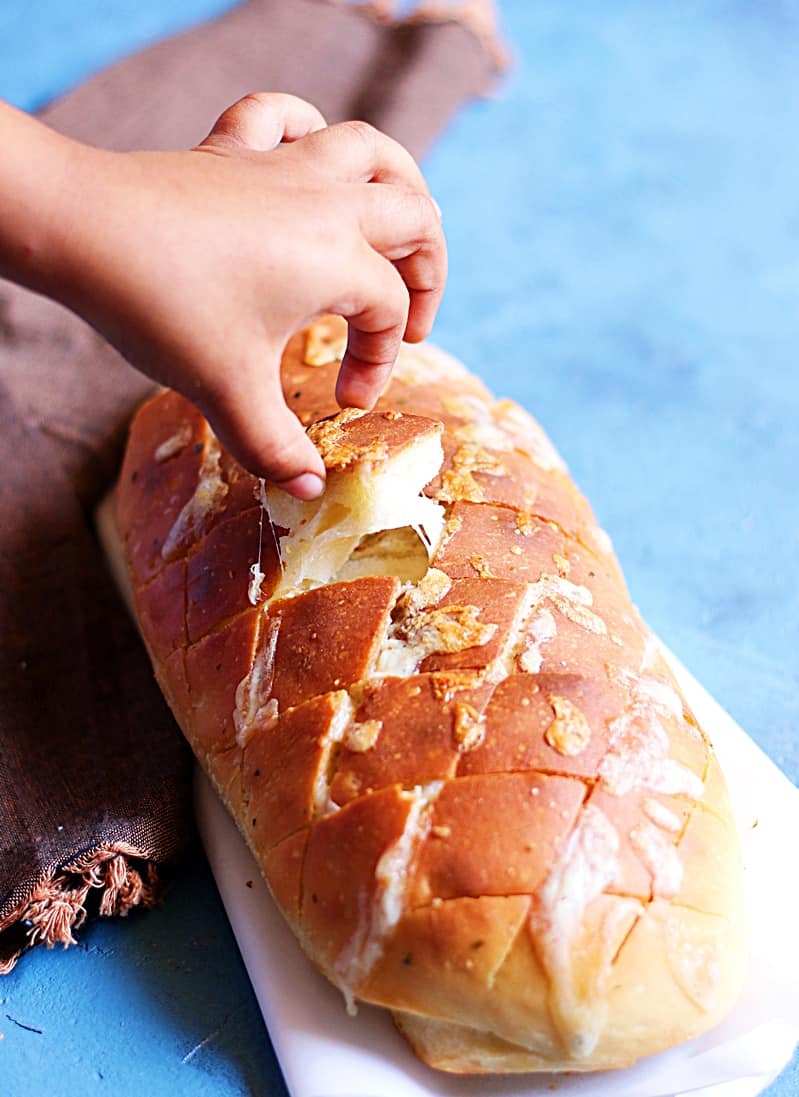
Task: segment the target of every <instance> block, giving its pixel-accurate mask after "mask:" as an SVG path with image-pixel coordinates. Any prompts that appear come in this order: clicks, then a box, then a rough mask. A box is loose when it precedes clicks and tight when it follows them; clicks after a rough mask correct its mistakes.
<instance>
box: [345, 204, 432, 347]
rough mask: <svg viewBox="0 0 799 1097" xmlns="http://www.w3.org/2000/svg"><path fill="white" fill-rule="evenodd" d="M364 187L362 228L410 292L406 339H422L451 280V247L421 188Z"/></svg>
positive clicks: (360, 218) (360, 217)
mask: <svg viewBox="0 0 799 1097" xmlns="http://www.w3.org/2000/svg"><path fill="white" fill-rule="evenodd" d="M361 190H362V194H361V205H360V208H359V220H360V227H361V231H362V232H363V234H364V237H365V238H366V240H367V241H368V243H369V244H370V245H371V246H372V247H373V248H374V249H375V251H377V252H379V253H380V254H381V255H382V256H384V257H385V258H386V259H389V260H391V262H392V263H393V264H394V266H395V267H396V269H397V270H398V272H399V274H400V275H401V277H402V280H403V281H404V283H405V285H406V287H407V290H408V293H409V295H410V307H409V311H408V323H407V327H406V329H405V332H404V335H403V337H404V338H405V339H406V340H407V341H408V342H410V343H417V342H419V341H420V340H422V339H425V338H426V337H427V336H428V335H429V334H430V330H431V328H432V326H433V321H434V320H435V316H436V312H437V311H438V306H439V304H440V302H441V298H442V296H443V294H444V287H445V285H446V281H447V245H446V242H445V240H444V233H443V231H442V228H441V218H440V216H439V213H438V209H437V207H436V206H435V204H434V203H433V201H432V199H431V198H430V197H429V196H427V195H425V194H420V193H419V192H418V191H409V190H404V189H403V188H401V187H397V186H384V185H381V184H374V183H373V184H370V185H369V186H366V187H363V188H361Z"/></svg>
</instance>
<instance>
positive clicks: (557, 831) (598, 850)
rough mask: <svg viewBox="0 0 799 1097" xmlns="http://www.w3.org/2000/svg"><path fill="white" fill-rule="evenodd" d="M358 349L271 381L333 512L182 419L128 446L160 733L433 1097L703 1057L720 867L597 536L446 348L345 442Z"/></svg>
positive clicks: (715, 827) (304, 361)
mask: <svg viewBox="0 0 799 1097" xmlns="http://www.w3.org/2000/svg"><path fill="white" fill-rule="evenodd" d="M345 334H346V328H345V325H344V324H343V322H341V321H339V320H336V319H333V318H326V319H324V320H321V321H319V322H317V323H316V324H315V325H314V326H313V327H311V328H310V329H309V330H308V331H306V332H302V333H300V334H299V335H297V336H295V337H294V338H293V339H292V341H291V342H290V344H289V346H288V347H287V349H286V352H285V355H284V361H283V384H284V391H285V395H286V400H287V402H288V403H289V406H290V407H291V408H292V409H293V410H294V411H295V412H296V414H297V415H298V416H299V418H300V419H301V420H302V422H303V424H304V425H305V426H306V427H307V429H308V433H309V435H310V437H311V438H312V439H313V441H314V442H315V443H316V445H317V446H318V448H319V450H320V452H321V454H322V456H323V458H324V461H325V464H326V467H327V470H328V486H327V490H326V492H325V495H324V496H323V497H322V499H321V500H316V501H313V502H305V503H303V502H298V501H297V500H294V499H291V498H289V497H288V496H286V495H285V494H283V493H282V492H280V491H279V490H277V489H275V488H273V487H269V486H265V485H263V484H262V483H259V482H258V481H256V480H255V479H254V478H253V477H251V476H250V475H249V474H248V473H246V472H244V470H243V469H241V468H240V467H239V466H238V465H237V464H236V463H235V462H234V461H233V460H232V459H231V458H230V457H229V456H228V455H227V454H226V453H225V452H224V451H223V450H222V449H221V448H220V445H219V443H218V442H217V440H216V438H215V437H214V435H213V434H212V433H211V431H210V428H209V427H208V425H207V423H206V422H205V420H204V419H203V418H202V417H201V416H200V414H199V413H198V412H197V411H196V410H195V409H194V408H193V407H192V406H191V405H190V404H188V403H187V402H186V401H185V400H184V399H182V398H181V397H180V396H178V395H176V394H175V393H173V392H162V393H160V394H158V395H156V396H155V397H154V398H152V399H151V400H150V401H149V402H148V403H146V404H145V405H144V406H143V407H142V408H141V409H140V410H139V412H138V414H137V415H136V417H135V419H134V422H133V425H132V428H131V432H130V439H129V442H128V447H127V452H126V456H125V460H124V464H123V468H122V471H121V474H120V479H119V483H118V486H117V491H116V529H117V533H118V542H119V551H120V553H121V555H122V556H123V557H124V562H125V566H126V569H127V574H128V577H129V580H130V585H131V587H132V591H133V598H134V601H135V610H136V615H137V618H138V622H139V626H140V629H141V632H142V635H143V637H144V640H145V642H146V644H147V647H148V649H149V652H150V655H151V657H152V661H153V665H154V668H155V673H156V676H157V678H158V681H159V683H160V685H161V688H162V689H163V691H164V694H165V695H166V697H167V699H168V701H169V703H170V705H171V707H172V710H173V712H174V714H175V717H176V719H177V721H178V723H179V724H180V726H181V728H182V729H183V731H184V733H185V735H186V737H187V738H188V740H189V742H190V743H191V745H192V747H193V749H194V751H195V753H196V755H197V757H198V759H199V760H200V762H201V763H202V765H203V767H204V768H205V770H206V772H207V773H208V774H209V776H210V778H211V780H212V781H213V783H214V785H215V787H216V789H217V791H218V793H219V795H220V796H221V797H222V799H223V800H224V801H225V803H226V805H227V807H228V808H229V810H230V812H231V814H232V815H233V817H234V818H235V820H236V822H237V824H238V826H239V829H240V830H241V833H242V835H243V836H244V838H245V839H246V841H247V842H248V844H249V846H250V848H251V849H252V851H253V853H254V855H255V857H256V859H257V860H258V863H259V865H260V867H261V869H262V871H263V874H264V877H265V878H266V880H267V882H268V884H269V887H270V889H271V891H272V894H273V896H274V898H275V901H276V902H277V903H278V905H279V907H280V909H281V910H282V912H283V914H284V916H285V918H286V920H287V921H288V923H289V924H290V925H291V927H292V928H293V930H294V932H295V933H296V935H297V937H298V938H299V941H300V943H301V945H302V947H303V948H304V950H305V951H306V953H307V954H308V955H309V956H310V957H311V958H312V959H313V961H314V962H315V963H316V964H317V965H318V967H319V968H320V969H321V971H322V972H323V973H324V974H325V975H326V976H327V978H328V979H330V980H331V981H332V982H333V983H334V984H335V985H336V986H338V987H339V988H340V989H341V990H342V992H343V994H344V996H345V998H346V1000H347V1002H348V1004H349V1006H350V1008H351V1009H354V1003H355V1002H356V1001H357V1000H362V1001H365V1002H372V1003H376V1004H378V1005H381V1006H384V1007H386V1008H387V1009H389V1010H391V1011H392V1013H393V1015H394V1019H395V1022H396V1024H397V1026H398V1028H399V1029H400V1031H401V1032H402V1033H403V1034H404V1035H405V1037H406V1038H407V1039H408V1041H409V1042H410V1044H411V1046H412V1047H413V1049H414V1050H415V1051H416V1053H417V1054H418V1055H419V1056H420V1057H421V1058H422V1059H423V1060H424V1061H425V1062H427V1063H429V1064H430V1065H431V1066H433V1067H437V1068H440V1069H443V1070H448V1071H454V1072H475V1073H480V1072H514V1071H519V1072H521V1071H550V1070H572V1071H574V1070H577V1071H588V1070H598V1069H609V1068H616V1067H621V1066H625V1065H627V1064H630V1063H632V1062H634V1061H635V1060H636V1059H638V1058H640V1057H642V1056H646V1055H650V1054H652V1053H654V1052H657V1051H660V1050H662V1049H665V1048H668V1047H671V1046H673V1045H675V1044H677V1043H679V1042H681V1041H684V1040H686V1039H689V1038H691V1037H693V1036H696V1035H698V1034H699V1033H701V1032H703V1031H705V1030H706V1029H708V1028H710V1027H711V1026H713V1025H715V1024H716V1023H717V1022H718V1021H719V1020H720V1019H721V1018H722V1017H723V1016H724V1014H725V1013H726V1012H727V1011H728V1010H729V1009H730V1008H731V1006H732V1005H733V1003H734V1001H735V999H736V996H737V994H738V992H739V988H740V985H741V982H742V978H743V969H744V964H745V953H746V944H745V930H744V924H743V916H742V900H741V879H740V878H741V866H740V853H739V846H738V840H737V836H736V833H735V827H734V823H733V819H732V814H731V809H730V804H729V800H728V795H727V791H726V787H725V783H724V778H723V776H722V774H721V772H720V769H719V766H718V763H717V761H716V758H715V756H714V754H713V751H712V749H711V747H710V744H709V743H708V741H707V739H706V737H705V735H704V734H703V732H702V730H701V729H700V728H699V727H698V726H697V723H696V721H695V719H694V717H693V715H692V714H691V712H690V711H689V709H688V707H687V705H686V702H685V701H684V699H683V697H682V696H681V694H680V691H679V689H678V687H677V686H676V684H675V682H674V680H673V678H672V675H671V673H670V671H669V669H668V667H667V666H666V664H665V662H664V661H663V659H662V657H661V655H660V653H659V650H658V645H657V643H656V642H655V641H654V639H653V638H652V636H651V635H650V633H649V632H648V630H647V629H646V627H645V626H644V625H643V623H642V621H641V619H640V617H639V616H638V614H637V612H636V610H635V609H634V607H633V605H632V604H631V602H630V598H629V595H628V593H627V591H626V589H625V586H624V581H623V578H622V575H621V572H620V570H619V566H618V563H617V561H616V559H615V557H614V555H613V551H612V548H611V545H610V542H609V540H608V538H607V536H606V535H605V534H604V533H603V532H602V531H601V530H600V529H599V528H598V527H597V524H596V521H595V519H594V516H593V514H592V512H591V509H590V507H589V506H588V504H587V502H586V501H585V499H584V498H583V497H582V495H580V493H579V492H578V490H577V489H576V488H575V486H574V484H573V483H572V481H571V480H570V478H569V476H568V474H567V471H566V469H565V467H564V465H563V463H562V462H561V460H560V459H559V457H558V456H557V454H556V453H555V452H554V450H553V449H552V447H551V445H550V444H549V442H548V441H547V439H546V437H545V436H544V434H543V433H542V431H541V429H540V428H539V427H538V425H537V424H536V423H535V422H534V421H533V420H532V419H531V418H530V416H529V415H528V414H527V413H526V412H525V411H523V410H522V409H521V408H519V407H518V406H516V405H515V404H513V403H511V402H510V401H507V400H498V401H497V400H494V399H493V397H492V396H491V395H490V394H489V393H488V392H487V391H486V389H485V388H484V387H483V385H482V384H481V383H480V382H479V381H478V380H477V379H476V378H475V377H474V376H473V375H471V374H470V373H469V372H468V371H467V370H466V369H465V368H464V367H462V366H461V365H460V364H459V363H457V362H455V361H454V360H453V359H451V358H450V357H448V356H447V355H445V354H443V353H442V352H441V351H439V350H436V349H435V348H433V347H431V346H427V345H422V346H420V347H417V348H410V347H403V349H402V352H401V355H400V359H399V362H398V364H397V366H396V369H395V372H394V374H393V378H392V381H391V383H390V385H389V387H388V389H387V391H386V393H385V394H384V396H383V398H382V399H381V401H380V403H379V404H378V406H377V408H376V409H375V410H374V411H372V412H366V413H364V412H360V411H353V410H345V411H343V412H342V411H341V410H340V409H339V408H338V407H337V405H336V402H335V398H334V383H335V377H336V374H337V371H338V365H339V362H340V358H341V355H342V353H343V348H344V339H345ZM354 1023H357V1022H354Z"/></svg>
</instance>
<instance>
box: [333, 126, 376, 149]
mask: <svg viewBox="0 0 799 1097" xmlns="http://www.w3.org/2000/svg"><path fill="white" fill-rule="evenodd" d="M341 128H342V132H343V133H344V134H346V135H347V136H348V137H349V138H350V139H352V140H354V141H360V142H361V143H362V144H364V145H366V147H367V149H368V150H369V151H370V152H373V151H374V150H375V149H376V148H377V143H378V139H379V131H378V130H376V129H375V127H374V126H373V125H372V124H371V122H363V121H361V120H360V119H354V120H353V121H350V122H342V124H341Z"/></svg>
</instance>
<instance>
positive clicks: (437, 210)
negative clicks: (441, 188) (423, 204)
mask: <svg viewBox="0 0 799 1097" xmlns="http://www.w3.org/2000/svg"><path fill="white" fill-rule="evenodd" d="M430 201H431V202H432V203H433V205H434V206H435V210H436V213H437V214H438V219H439V221H443V220H444V214H443V213H442V212H441V206H439V204H438V202H436V200H435V198H433V196H432V195H431V196H430Z"/></svg>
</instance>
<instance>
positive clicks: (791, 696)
mask: <svg viewBox="0 0 799 1097" xmlns="http://www.w3.org/2000/svg"><path fill="white" fill-rule="evenodd" d="M229 6H230V5H229V3H223V2H221V0H171V2H170V4H169V5H164V4H162V3H160V2H159V0H83V2H82V3H81V4H80V5H75V4H64V3H63V2H62V0H37V2H36V3H34V4H31V3H29V2H25V3H23V0H2V3H0V96H2V97H5V98H7V99H10V100H11V101H13V102H15V103H17V104H18V105H20V106H22V107H25V108H29V109H33V108H35V107H37V106H39V105H41V104H42V102H44V101H46V100H47V99H48V98H49V97H51V96H52V95H54V94H57V93H59V92H62V91H64V90H66V89H67V88H68V87H69V86H71V85H72V84H73V83H74V82H75V81H77V80H79V79H80V78H81V77H83V76H84V75H87V74H88V73H90V72H92V71H94V70H96V69H97V68H98V67H100V66H102V65H104V64H106V63H108V62H109V61H112V60H114V59H116V58H117V57H119V56H120V55H121V54H123V53H124V52H126V51H128V50H130V49H133V48H136V47H138V46H140V45H142V44H144V43H146V42H148V41H151V40H152V39H153V38H154V37H157V36H159V35H161V34H164V33H169V32H173V31H175V30H178V29H181V28H182V27H184V26H187V25H189V24H191V23H192V22H195V21H197V20H198V19H201V18H204V17H206V16H208V15H210V14H214V13H216V12H219V11H222V10H224V9H225V8H226V7H229ZM167 8H168V11H167V10H166V9H167ZM503 9H504V19H505V25H506V29H507V32H508V36H509V38H510V39H511V41H512V42H513V44H514V49H515V53H516V66H515V69H514V71H513V73H512V75H511V76H510V78H509V79H508V80H507V81H506V83H505V84H504V86H503V87H502V89H501V91H500V93H499V95H498V97H497V98H496V99H492V100H487V101H484V102H481V103H478V104H475V105H474V106H473V107H471V108H470V109H468V110H467V111H465V112H464V113H463V114H462V115H461V116H460V118H459V119H458V120H457V122H456V123H455V124H454V126H453V127H452V129H451V130H450V132H449V133H448V134H447V136H446V137H445V139H444V140H443V141H442V142H441V143H440V144H439V145H438V147H437V148H436V150H435V152H434V153H433V155H432V157H431V158H430V160H429V161H428V163H427V165H426V168H427V174H428V177H429V179H430V182H431V185H432V189H433V192H434V193H435V195H436V197H437V198H438V200H439V202H440V204H441V205H442V207H443V209H444V221H445V227H446V229H447V233H448V238H449V244H450V253H451V271H452V273H451V277H450V285H449V290H448V295H447V298H446V301H445V304H444V306H443V309H442V313H441V316H440V319H439V323H438V326H437V331H436V338H437V339H438V341H439V342H441V343H442V344H443V345H444V346H446V347H448V348H449V349H451V350H452V351H454V352H455V353H457V354H459V355H460V356H461V357H463V358H464V359H465V360H466V362H467V363H469V364H470V365H472V366H473V367H474V368H476V369H477V370H478V371H479V372H481V373H482V374H483V376H484V377H485V378H486V379H487V380H488V382H489V384H491V386H492V387H493V388H494V389H495V390H496V391H498V392H501V393H503V394H509V395H512V396H514V397H516V398H517V399H519V400H520V401H522V402H523V403H524V404H526V405H527V406H528V407H529V408H531V409H532V410H533V411H534V413H535V414H536V416H537V417H538V418H539V419H540V420H541V422H542V423H543V424H544V426H545V427H546V428H547V430H548V431H549V433H550V434H551V436H552V437H553V439H554V440H555V442H556V443H557V445H558V446H559V448H560V449H561V451H562V452H563V454H564V455H565V457H566V459H567V460H568V461H569V464H570V466H571V469H572V472H573V473H574V475H575V477H576V479H577V480H578V482H579V483H580V484H581V486H582V487H583V488H584V489H585V491H586V493H587V494H588V496H589V498H590V499H591V500H592V502H593V504H594V506H595V509H596V510H597V512H598V514H599V516H600V519H601V520H602V522H603V523H604V525H605V526H606V527H607V528H608V530H609V531H610V533H611V534H612V536H613V539H614V541H615V544H616V547H617V550H618V552H619V555H620V557H621V560H622V563H623V566H624V568H625V572H626V575H627V578H628V581H629V585H630V588H631V590H632V593H633V597H634V598H635V600H636V601H637V602H638V604H639V606H640V607H641V610H642V612H643V613H644V616H645V617H646V618H647V619H648V620H649V622H650V624H651V625H652V626H653V627H654V628H655V630H656V631H657V632H658V633H659V634H660V636H661V637H662V638H663V639H664V640H665V641H666V642H667V643H668V644H669V645H670V646H671V647H672V648H673V649H674V650H675V651H676V652H677V653H678V654H679V656H680V657H681V658H682V659H683V661H684V662H685V663H686V664H687V665H688V666H689V667H690V669H691V670H693V672H694V673H695V674H696V676H697V677H698V678H699V679H700V680H701V681H702V682H703V683H704V684H705V685H706V686H707V687H708V688H709V689H710V690H711V692H712V693H714V694H715V695H716V697H718V699H719V700H720V701H721V702H722V703H723V704H724V705H725V707H726V708H728V709H729V711H730V712H731V713H732V714H733V715H734V716H735V717H736V718H737V719H738V720H739V721H740V723H741V724H742V725H743V726H744V727H745V728H746V729H747V730H748V731H749V733H750V734H751V735H752V736H753V737H754V738H755V739H756V740H757V741H758V742H759V743H760V744H761V745H762V746H763V747H764V749H765V750H766V751H767V752H768V753H769V754H770V755H771V756H772V757H773V758H774V759H775V760H776V761H777V762H778V764H779V765H780V766H781V767H782V768H783V769H784V770H785V771H786V772H787V773H788V775H789V776H790V777H791V778H792V779H793V780H794V782H796V781H797V780H799V748H798V747H797V739H796V736H795V735H794V728H795V727H796V726H797V717H798V716H799V689H797V687H798V686H799V642H798V641H799V635H798V633H799V613H798V612H797V610H799V594H798V593H797V585H796V582H795V580H794V574H793V569H794V567H795V565H796V561H797V549H799V521H797V519H798V518H799V505H797V491H796V485H795V477H796V470H797V469H799V434H798V433H797V426H796V424H797V422H798V421H799V375H797V370H796V367H795V359H796V357H797V353H798V352H799V307H797V305H798V304H799V302H798V301H797V297H798V296H799V294H798V293H797V291H798V290H799V141H797V125H798V123H799V109H798V108H799V63H797V45H799V3H791V2H788V0H783V2H781V3H780V2H778V0H759V2H758V3H756V4H755V3H751V2H746V0H738V2H735V0H702V2H700V0H696V2H694V3H688V2H685V3H679V4H669V5H655V4H651V3H647V2H645V0H628V2H626V3H625V2H616V3H614V4H607V3H605V4H603V3H599V2H588V0H586V2H584V3H581V4H579V5H567V4H562V3H555V2H554V0H552V2H546V0H536V2H535V3H529V2H525V0H506V2H505V3H504V5H503ZM222 106H224V104H220V108H221V107H222ZM209 121H210V120H209ZM20 1026H29V1028H30V1029H34V1030H38V1031H29V1029H26V1028H23V1027H20ZM0 1034H2V1039H0V1097H39V1095H43V1094H45V1093H46V1094H48V1095H52V1097H62V1095H66V1094H74V1093H86V1094H93V1093H100V1092H105V1093H113V1094H115V1095H116V1097H134V1095H135V1097H140V1094H141V1093H142V1091H143V1090H145V1091H146V1092H147V1093H148V1094H150V1095H151V1097H160V1095H161V1094H164V1095H166V1094H180V1095H181V1097H203V1095H206V1094H208V1095H210V1094H214V1095H215V1097H238V1095H239V1094H250V1095H254V1097H265V1095H270V1097H272V1095H274V1097H281V1095H282V1094H283V1093H284V1090H283V1087H282V1084H281V1082H280V1081H279V1076H278V1073H277V1070H276V1067H275V1065H274V1059H273V1057H272V1055H271V1051H270V1048H269V1044H268V1040H267V1039H266V1037H265V1033H264V1030H263V1026H262V1023H261V1020H260V1015H259V1013H258V1010H257V1006H256V1004H255V1001H254V998H253V996H252V993H251V991H250V988H249V984H248V982H247V978H246V974H245V972H244V970H243V968H242V966H241V963H240V960H239V957H238V953H237V951H236V946H235V942H234V941H233V939H232V937H231V934H230V931H229V929H228V926H227V922H226V920H225V917H224V914H223V913H222V910H221V907H220V904H219V900H218V898H217V896H216V892H215V890H214V886H213V882H212V880H211V879H210V877H209V874H208V870H207V867H206V865H205V862H204V859H203V858H202V856H201V855H200V854H195V855H194V856H193V857H191V858H189V859H188V860H187V862H186V863H185V864H184V865H183V866H182V867H181V869H180V870H179V873H178V876H177V879H176V881H175V885H174V888H173V891H172V894H171V897H170V898H169V900H168V902H167V903H166V905H165V907H164V908H163V910H161V911H158V912H155V913H150V914H147V915H138V916H137V915H134V916H132V917H130V918H129V919H127V920H126V921H123V922H117V923H115V924H111V925H109V924H105V925H100V924H97V925H94V926H92V927H90V928H88V929H87V930H86V931H85V932H83V933H82V935H81V944H80V945H79V947H78V948H75V949H72V950H70V951H68V952H66V953H63V954H62V953H61V952H59V953H57V954H54V953H46V952H43V951H34V952H33V953H31V954H30V955H28V956H27V957H26V958H25V959H24V960H23V961H22V963H20V965H19V966H18V968H17V969H16V970H15V971H14V972H13V973H12V974H11V975H10V976H8V977H6V978H4V979H0ZM798 1093H799V1059H797V1060H795V1061H794V1064H793V1066H792V1067H791V1068H789V1070H788V1071H787V1072H786V1074H785V1075H783V1078H782V1079H781V1080H780V1082H778V1083H777V1084H775V1086H774V1087H773V1088H772V1089H771V1090H770V1091H769V1097H789V1095H796V1094H798Z"/></svg>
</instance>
